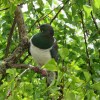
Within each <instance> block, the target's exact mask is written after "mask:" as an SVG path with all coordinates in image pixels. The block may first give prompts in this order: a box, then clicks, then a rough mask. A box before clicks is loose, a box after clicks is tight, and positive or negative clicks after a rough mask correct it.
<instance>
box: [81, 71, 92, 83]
mask: <svg viewBox="0 0 100 100" xmlns="http://www.w3.org/2000/svg"><path fill="white" fill-rule="evenodd" d="M83 73H84V76H85V79H86V81H87V82H88V81H89V80H90V78H91V74H90V73H89V72H88V71H83Z"/></svg>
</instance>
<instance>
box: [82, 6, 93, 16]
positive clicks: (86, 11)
mask: <svg viewBox="0 0 100 100" xmlns="http://www.w3.org/2000/svg"><path fill="white" fill-rule="evenodd" d="M83 9H84V11H85V13H86V17H89V16H90V13H91V11H92V7H90V6H89V5H83Z"/></svg>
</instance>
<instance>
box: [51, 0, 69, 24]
mask: <svg viewBox="0 0 100 100" xmlns="http://www.w3.org/2000/svg"><path fill="white" fill-rule="evenodd" d="M69 1H70V0H67V1H66V2H65V3H64V5H63V6H62V7H61V8H60V9H59V11H58V12H57V13H56V15H55V16H54V17H53V18H52V20H51V21H50V24H51V23H52V22H53V21H54V20H55V18H56V17H57V16H58V14H59V13H60V11H61V10H62V9H63V8H64V6H65V4H67V3H68V2H69Z"/></svg>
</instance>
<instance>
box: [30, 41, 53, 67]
mask: <svg viewBox="0 0 100 100" xmlns="http://www.w3.org/2000/svg"><path fill="white" fill-rule="evenodd" d="M50 49H51V48H49V49H40V48H37V47H36V46H34V45H33V44H32V42H31V40H30V53H31V55H32V57H33V59H34V60H35V61H36V62H37V63H38V64H39V65H40V66H42V65H44V64H46V63H47V62H48V61H49V60H50V59H51V54H50Z"/></svg>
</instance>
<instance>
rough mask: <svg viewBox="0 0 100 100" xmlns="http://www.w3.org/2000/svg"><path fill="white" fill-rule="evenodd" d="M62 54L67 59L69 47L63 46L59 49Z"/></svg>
mask: <svg viewBox="0 0 100 100" xmlns="http://www.w3.org/2000/svg"><path fill="white" fill-rule="evenodd" d="M59 53H60V56H61V58H62V59H65V58H66V57H68V54H69V50H68V49H67V48H61V49H60V50H59Z"/></svg>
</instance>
